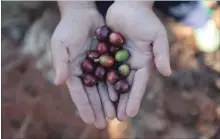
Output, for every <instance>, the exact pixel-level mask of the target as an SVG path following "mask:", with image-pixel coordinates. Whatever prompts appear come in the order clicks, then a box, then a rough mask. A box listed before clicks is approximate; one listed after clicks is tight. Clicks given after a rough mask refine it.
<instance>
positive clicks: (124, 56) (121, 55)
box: [115, 50, 130, 62]
mask: <svg viewBox="0 0 220 139" xmlns="http://www.w3.org/2000/svg"><path fill="white" fill-rule="evenodd" d="M129 56H130V54H129V52H128V51H127V50H119V51H118V52H117V53H116V54H115V60H116V61H118V62H124V61H126V60H128V58H129Z"/></svg>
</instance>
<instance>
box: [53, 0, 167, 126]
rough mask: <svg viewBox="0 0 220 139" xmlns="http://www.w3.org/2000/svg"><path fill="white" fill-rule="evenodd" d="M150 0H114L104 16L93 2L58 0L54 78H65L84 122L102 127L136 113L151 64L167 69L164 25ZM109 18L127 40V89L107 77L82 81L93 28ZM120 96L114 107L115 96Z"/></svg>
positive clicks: (110, 23)
mask: <svg viewBox="0 0 220 139" xmlns="http://www.w3.org/2000/svg"><path fill="white" fill-rule="evenodd" d="M152 4H153V3H152V2H149V1H142V2H140V1H135V2H119V1H115V2H114V3H113V4H112V5H111V6H110V8H109V9H108V11H107V15H106V19H105V21H104V18H103V17H102V16H101V14H100V13H99V12H98V10H97V8H96V6H95V3H94V2H92V1H90V2H76V1H75V2H74V1H69V2H62V1H60V2H58V5H59V8H60V13H61V20H60V22H59V24H58V26H57V28H56V29H55V32H54V34H53V36H52V39H51V47H52V55H53V64H54V68H55V71H56V78H55V84H56V85H59V84H63V83H65V82H66V84H67V86H68V89H69V92H70V95H71V98H72V100H73V102H74V103H75V105H76V107H77V109H78V111H79V114H80V117H81V118H82V120H83V121H84V122H85V123H87V124H92V123H94V125H95V126H96V127H97V128H100V129H102V128H105V127H106V125H107V119H113V118H115V117H117V119H118V120H120V121H123V120H125V119H126V118H127V117H133V116H135V115H136V114H137V113H138V110H139V107H140V103H141V100H142V97H143V95H144V93H145V90H146V86H147V82H148V79H149V76H150V75H151V72H152V69H153V65H154V64H155V65H156V68H157V70H158V71H159V72H160V73H161V74H162V75H164V76H169V75H170V74H171V68H170V62H169V48H168V40H167V34H166V30H165V28H164V26H163V24H162V23H161V22H160V20H159V19H158V18H157V16H156V15H155V14H154V12H153V11H152ZM105 24H107V26H109V27H110V28H111V29H112V30H114V31H116V32H120V33H121V34H122V35H123V36H124V38H125V40H126V45H125V47H126V49H128V50H129V52H130V54H131V57H130V59H129V61H128V63H129V64H130V66H131V72H130V75H129V76H128V81H129V82H130V84H131V85H132V86H131V91H130V92H129V93H127V94H122V95H120V96H118V95H117V93H116V92H115V91H114V89H113V87H112V86H111V85H110V84H109V83H107V82H106V83H101V82H100V83H98V84H97V86H94V87H91V88H88V87H85V86H84V85H83V84H82V81H81V79H80V77H79V76H80V75H82V71H81V68H80V63H81V61H82V60H83V59H84V56H85V53H86V51H88V50H90V49H91V43H92V37H93V36H94V32H95V30H96V29H97V28H98V27H100V26H103V25H105ZM116 100H119V102H118V105H117V108H116V109H115V107H114V104H113V102H114V101H116Z"/></svg>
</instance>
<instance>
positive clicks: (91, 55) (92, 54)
mask: <svg viewBox="0 0 220 139" xmlns="http://www.w3.org/2000/svg"><path fill="white" fill-rule="evenodd" d="M99 56H100V54H99V52H97V51H95V50H91V51H89V52H88V53H87V58H88V59H90V60H94V59H97V58H99Z"/></svg>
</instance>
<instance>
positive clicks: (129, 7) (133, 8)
mask: <svg viewBox="0 0 220 139" xmlns="http://www.w3.org/2000/svg"><path fill="white" fill-rule="evenodd" d="M152 4H153V3H150V2H149V1H142V2H140V1H138V2H117V1H116V2H115V3H114V4H112V6H111V7H110V8H109V9H108V12H107V15H106V23H107V25H108V26H109V27H110V28H112V29H113V30H114V31H117V32H120V33H121V34H122V35H123V36H124V38H125V40H126V45H125V47H126V49H128V50H129V51H130V53H131V57H130V59H129V61H128V63H129V65H130V66H131V73H130V75H129V77H128V81H129V82H130V84H132V87H131V91H130V93H127V94H122V95H121V96H120V98H119V103H118V107H117V118H118V119H119V120H125V118H126V117H127V116H130V117H133V116H135V115H136V114H137V112H138V110H139V107H140V103H141V100H142V97H143V95H144V93H145V90H146V86H147V82H148V79H149V76H150V74H151V71H152V67H153V64H154V63H155V65H156V67H157V70H158V71H159V72H160V73H161V74H163V75H165V76H169V75H170V74H171V68H170V61H169V48H168V40H167V34H166V30H165V28H164V26H163V24H162V23H161V22H160V21H159V19H158V18H157V16H156V15H155V14H154V13H153V11H152ZM108 88H111V86H108ZM109 93H110V94H116V92H114V90H112V91H111V92H109Z"/></svg>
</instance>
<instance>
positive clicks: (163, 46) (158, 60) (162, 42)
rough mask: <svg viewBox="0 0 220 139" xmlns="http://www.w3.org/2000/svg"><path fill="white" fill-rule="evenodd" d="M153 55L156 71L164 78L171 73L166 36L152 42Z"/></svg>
mask: <svg viewBox="0 0 220 139" xmlns="http://www.w3.org/2000/svg"><path fill="white" fill-rule="evenodd" d="M153 53H154V58H155V64H156V67H157V69H158V71H159V72H160V73H161V74H163V75H164V76H169V75H170V74H171V73H172V71H171V68H170V55H169V44H168V40H167V36H166V35H161V36H159V37H157V39H156V40H155V41H154V44H153Z"/></svg>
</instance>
